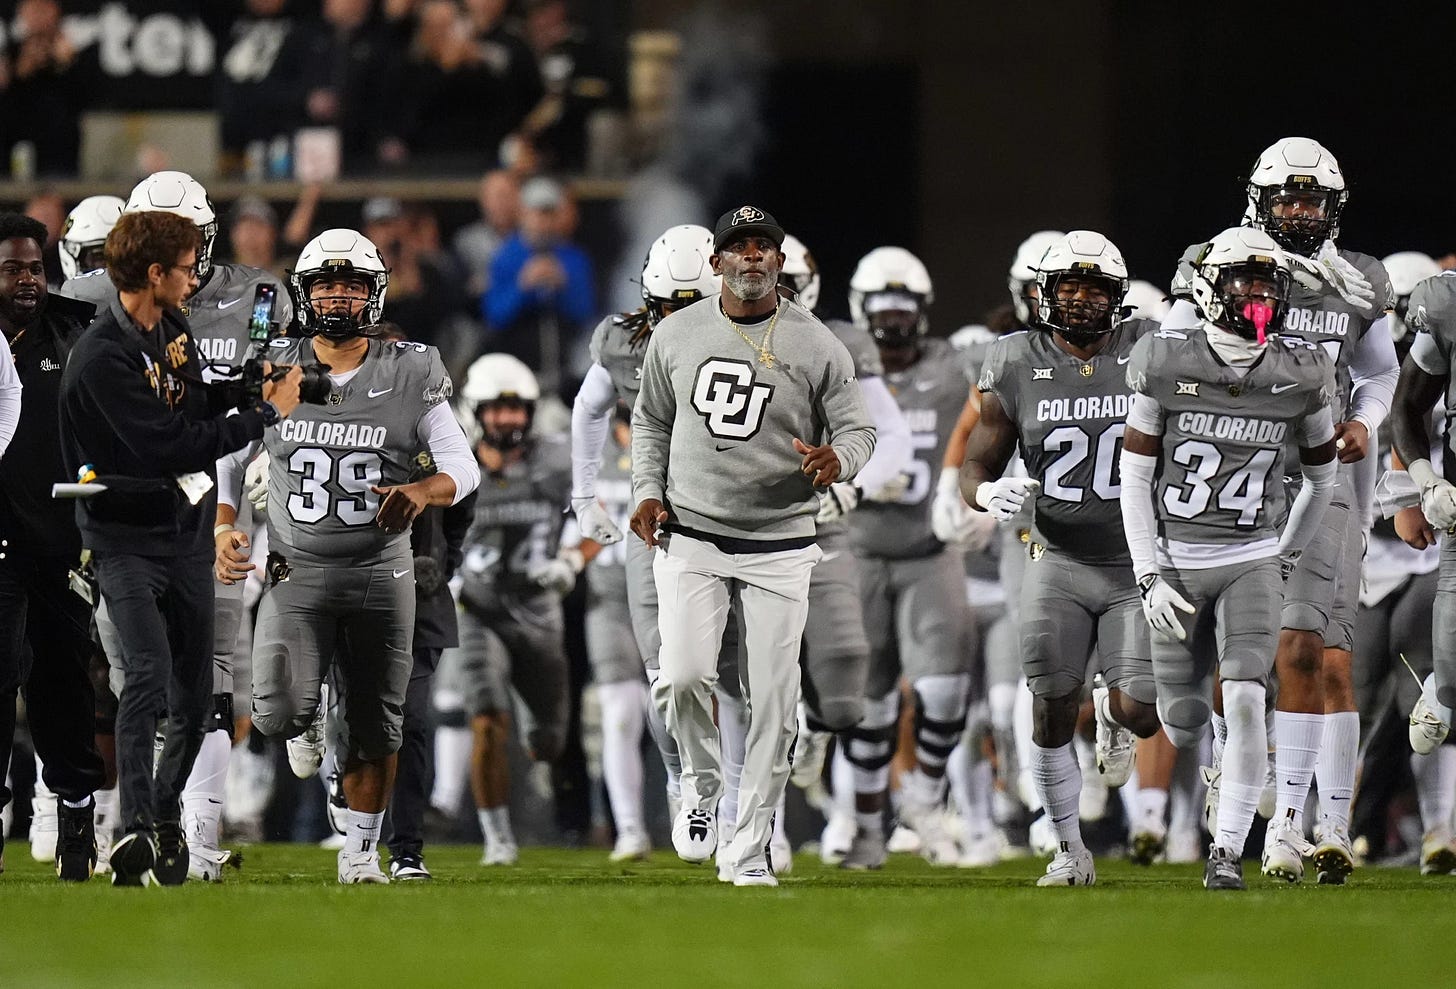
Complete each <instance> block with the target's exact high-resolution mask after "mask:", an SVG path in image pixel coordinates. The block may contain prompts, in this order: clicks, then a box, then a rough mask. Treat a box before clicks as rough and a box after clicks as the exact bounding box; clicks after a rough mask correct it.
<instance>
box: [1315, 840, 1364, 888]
mask: <svg viewBox="0 0 1456 989" xmlns="http://www.w3.org/2000/svg"><path fill="white" fill-rule="evenodd" d="M1314 837H1315V846H1314V854H1313V855H1312V856H1311V857H1312V858H1313V859H1314V867H1315V877H1316V878H1317V879H1318V880H1319V883H1320V885H1322V886H1343V885H1345V879H1346V878H1348V877H1349V875H1350V873H1352V872H1354V871H1355V852H1354V850H1353V849H1351V848H1350V833H1349V832H1348V831H1347V830H1346V829H1345V828H1344V827H1332V828H1315V834H1314Z"/></svg>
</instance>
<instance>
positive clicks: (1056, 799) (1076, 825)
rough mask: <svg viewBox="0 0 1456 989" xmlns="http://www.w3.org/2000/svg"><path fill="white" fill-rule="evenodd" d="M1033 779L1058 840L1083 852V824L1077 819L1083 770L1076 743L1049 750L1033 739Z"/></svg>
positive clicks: (1073, 849)
mask: <svg viewBox="0 0 1456 989" xmlns="http://www.w3.org/2000/svg"><path fill="white" fill-rule="evenodd" d="M1031 778H1032V784H1033V785H1034V786H1035V787H1036V795H1037V797H1039V798H1040V799H1041V804H1042V806H1043V807H1045V808H1046V812H1047V818H1048V820H1050V821H1051V825H1052V830H1053V831H1055V832H1056V835H1057V840H1058V841H1059V842H1061V843H1062V844H1063V846H1064V847H1065V848H1066V850H1067V851H1069V852H1079V851H1081V850H1082V849H1083V848H1084V847H1085V846H1084V845H1083V844H1082V825H1081V822H1080V821H1078V819H1077V802H1078V799H1079V798H1080V796H1081V794H1082V770H1081V768H1080V767H1078V765H1077V757H1076V756H1075V755H1074V754H1073V753H1072V746H1071V745H1070V744H1067V745H1062V746H1058V747H1057V748H1054V749H1045V748H1042V747H1041V746H1040V745H1037V744H1036V743H1035V742H1032V743H1031Z"/></svg>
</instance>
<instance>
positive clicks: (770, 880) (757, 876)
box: [733, 867, 779, 886]
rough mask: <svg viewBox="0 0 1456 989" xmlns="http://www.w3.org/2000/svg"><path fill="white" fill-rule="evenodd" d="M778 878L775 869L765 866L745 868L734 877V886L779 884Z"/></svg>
mask: <svg viewBox="0 0 1456 989" xmlns="http://www.w3.org/2000/svg"><path fill="white" fill-rule="evenodd" d="M778 884H779V881H778V878H777V877H776V876H775V875H774V874H773V870H771V869H764V868H761V867H760V868H753V869H744V870H743V871H741V872H739V873H738V874H737V875H735V876H734V877H733V885H734V886H777V885H778Z"/></svg>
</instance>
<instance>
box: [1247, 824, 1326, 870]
mask: <svg viewBox="0 0 1456 989" xmlns="http://www.w3.org/2000/svg"><path fill="white" fill-rule="evenodd" d="M1312 851H1314V846H1313V845H1311V844H1310V843H1309V842H1307V841H1305V840H1304V835H1303V834H1302V833H1300V831H1299V829H1298V828H1296V827H1295V826H1294V822H1293V821H1292V820H1290V819H1289V818H1288V817H1285V818H1284V819H1283V820H1280V821H1275V822H1274V823H1273V824H1271V825H1269V832H1268V834H1266V835H1265V837H1264V859H1263V862H1262V863H1261V864H1260V867H1259V871H1260V872H1262V873H1263V874H1264V875H1266V876H1268V877H1269V878H1271V879H1282V880H1284V881H1285V882H1287V883H1297V882H1301V881H1303V879H1304V857H1305V856H1306V855H1308V854H1309V853H1310V852H1312Z"/></svg>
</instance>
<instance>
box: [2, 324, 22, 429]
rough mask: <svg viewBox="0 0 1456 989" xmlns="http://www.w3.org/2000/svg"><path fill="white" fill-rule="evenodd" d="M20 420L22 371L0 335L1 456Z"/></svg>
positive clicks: (8, 345)
mask: <svg viewBox="0 0 1456 989" xmlns="http://www.w3.org/2000/svg"><path fill="white" fill-rule="evenodd" d="M19 422H20V373H19V372H18V371H16V370H15V359H14V357H13V356H11V353H10V344H8V343H6V341H5V338H4V337H3V336H0V456H4V455H5V449H6V447H8V446H10V441H11V440H12V439H14V438H15V427H16V425H17V424H18V423H19Z"/></svg>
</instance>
